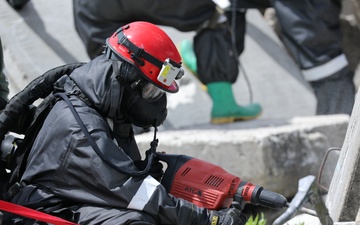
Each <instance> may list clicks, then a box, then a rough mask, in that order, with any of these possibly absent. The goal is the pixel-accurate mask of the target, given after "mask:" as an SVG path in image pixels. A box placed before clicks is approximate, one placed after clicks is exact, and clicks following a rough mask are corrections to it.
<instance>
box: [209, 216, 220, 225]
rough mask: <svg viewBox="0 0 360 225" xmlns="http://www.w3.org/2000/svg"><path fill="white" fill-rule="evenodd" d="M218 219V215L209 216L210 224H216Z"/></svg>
mask: <svg viewBox="0 0 360 225" xmlns="http://www.w3.org/2000/svg"><path fill="white" fill-rule="evenodd" d="M218 220H219V217H218V216H213V217H212V218H211V225H217V223H218Z"/></svg>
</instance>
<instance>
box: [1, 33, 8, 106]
mask: <svg viewBox="0 0 360 225" xmlns="http://www.w3.org/2000/svg"><path fill="white" fill-rule="evenodd" d="M3 68H4V54H3V49H2V43H1V38H0V98H2V99H3V100H5V101H7V100H8V95H9V83H8V81H7V79H6V77H5V74H4V71H3ZM0 108H2V107H1V102H0Z"/></svg>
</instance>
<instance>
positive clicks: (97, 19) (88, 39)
mask: <svg viewBox="0 0 360 225" xmlns="http://www.w3.org/2000/svg"><path fill="white" fill-rule="evenodd" d="M252 1H255V0H250V1H249V2H248V1H246V0H235V1H233V3H234V4H233V5H232V6H233V7H230V8H228V9H226V10H225V11H224V10H222V9H220V7H219V6H217V5H216V4H215V3H214V2H213V1H212V0H197V1H193V0H182V1H178V0H174V1H159V0H151V1H139V0H133V1H127V0H108V1H106V2H104V1H101V0H93V1H84V0H73V10H74V20H75V27H76V30H77V32H78V33H79V35H80V37H81V39H82V41H83V42H84V45H85V47H86V50H87V53H88V55H89V56H90V58H94V57H96V56H97V55H99V54H101V52H102V46H103V45H104V40H105V38H106V37H107V36H108V35H109V34H110V33H111V32H112V30H114V28H116V27H117V26H119V25H123V24H126V23H128V22H131V21H140V20H142V21H148V22H151V23H154V24H158V25H164V26H170V27H173V28H175V29H177V30H179V31H196V35H195V37H194V47H195V54H196V55H197V58H198V61H197V68H196V71H194V70H193V69H192V68H191V67H190V70H192V71H193V72H195V73H196V74H197V75H198V78H199V79H200V81H201V82H202V83H203V84H205V85H206V87H207V90H208V93H209V95H210V97H211V99H212V102H213V106H212V111H211V122H212V123H228V122H233V121H236V120H247V119H255V118H257V117H258V116H259V115H260V114H261V112H262V108H261V106H260V105H259V104H257V103H250V104H248V105H244V106H242V105H238V104H237V103H236V100H235V98H234V96H233V91H232V84H233V83H235V81H236V79H237V76H238V66H239V65H238V56H239V55H240V54H241V52H242V51H243V49H244V32H245V29H244V24H245V12H244V10H242V9H241V8H243V7H254V5H256V6H258V7H260V6H262V5H263V4H264V3H262V2H263V0H257V1H255V2H256V4H254V3H252ZM265 5H268V4H265ZM231 25H234V26H235V27H236V29H234V31H235V32H233V31H231V29H230V26H231ZM232 33H233V34H234V35H233V36H232V35H231V34H232Z"/></svg>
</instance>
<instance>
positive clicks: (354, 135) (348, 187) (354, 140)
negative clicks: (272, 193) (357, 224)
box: [326, 92, 360, 222]
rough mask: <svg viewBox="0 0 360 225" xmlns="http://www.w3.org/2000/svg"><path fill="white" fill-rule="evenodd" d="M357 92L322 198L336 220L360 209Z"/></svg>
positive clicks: (354, 215)
mask: <svg viewBox="0 0 360 225" xmlns="http://www.w3.org/2000/svg"><path fill="white" fill-rule="evenodd" d="M359 96H360V93H359V92H358V93H357V95H356V99H355V104H354V108H353V111H352V114H351V118H350V121H349V126H348V129H347V131H346V136H345V139H344V144H343V146H342V149H341V153H340V157H339V161H338V163H337V164H336V168H335V172H334V176H333V179H332V181H331V185H330V189H329V194H328V198H327V202H326V204H327V207H328V208H329V213H330V216H331V217H332V218H333V220H334V221H336V222H344V221H355V219H356V218H357V215H358V214H359V209H360V195H359V191H360V185H359V183H360V154H359V148H360V139H359V135H360V128H359V127H360V126H359V117H360V99H359Z"/></svg>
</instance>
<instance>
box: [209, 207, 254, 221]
mask: <svg viewBox="0 0 360 225" xmlns="http://www.w3.org/2000/svg"><path fill="white" fill-rule="evenodd" d="M246 221H247V217H246V216H245V214H243V213H242V212H241V211H240V210H238V209H236V208H227V209H221V210H219V211H211V212H210V221H209V222H210V223H209V224H210V225H245V224H246Z"/></svg>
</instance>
